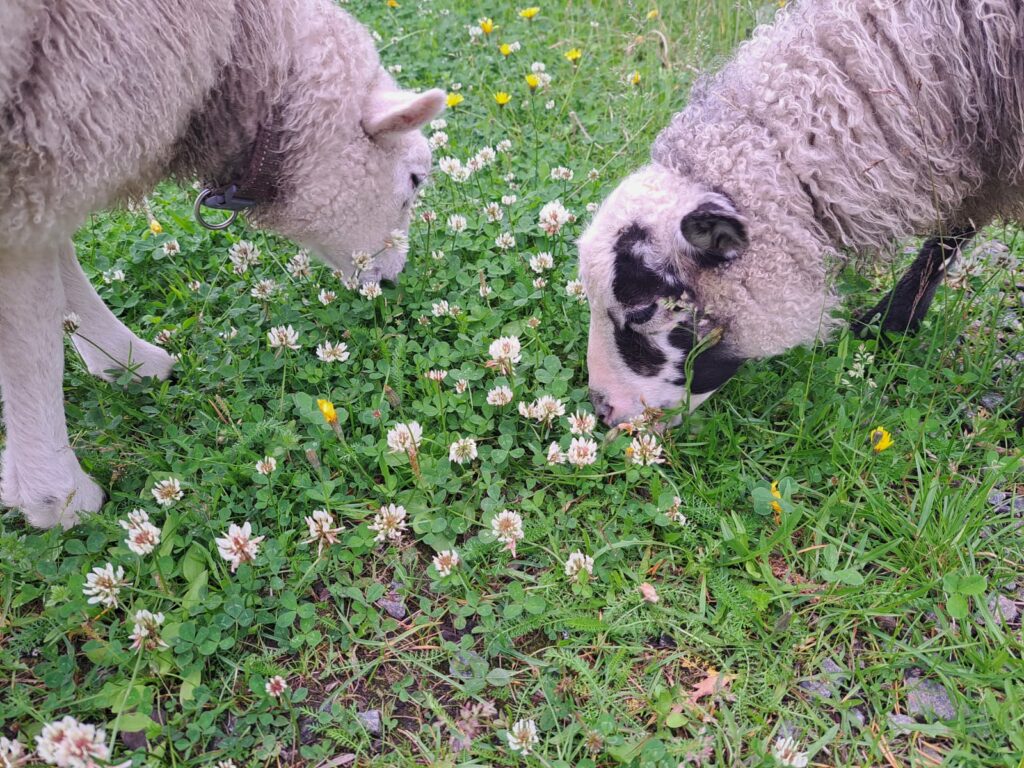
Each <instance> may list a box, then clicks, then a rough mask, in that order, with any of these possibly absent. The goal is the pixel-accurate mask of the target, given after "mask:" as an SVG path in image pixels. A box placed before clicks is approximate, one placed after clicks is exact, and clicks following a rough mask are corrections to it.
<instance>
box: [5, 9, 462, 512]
mask: <svg viewBox="0 0 1024 768" xmlns="http://www.w3.org/2000/svg"><path fill="white" fill-rule="evenodd" d="M0 29H2V30H3V33H2V35H3V45H2V47H0V393H2V395H3V401H4V402H3V406H4V407H3V416H4V425H5V427H6V446H5V450H4V454H3V476H2V484H0V498H2V502H3V503H4V504H5V505H8V506H14V507H19V508H21V510H22V511H23V512H24V514H25V516H26V518H27V520H28V521H29V522H30V523H32V524H33V525H37V526H41V527H51V526H54V525H57V524H58V523H59V524H62V525H64V526H65V527H68V526H71V525H73V524H74V523H75V522H76V521H77V520H78V516H79V514H80V513H83V512H91V511H95V510H98V509H99V508H100V506H101V505H102V503H103V499H104V494H103V492H102V491H101V490H100V488H99V486H98V485H97V484H96V483H95V482H93V480H92V479H91V478H89V477H88V476H87V475H86V474H85V473H84V472H83V471H82V469H81V467H80V466H79V463H78V460H77V458H76V457H75V455H74V453H73V451H72V450H71V447H70V445H69V443H68V431H67V426H66V424H65V419H64V403H63V396H62V390H61V379H62V371H63V347H62V336H61V325H62V318H63V317H64V315H65V313H70V312H73V313H74V314H76V315H77V316H78V318H79V321H80V325H79V329H78V332H77V334H76V335H75V344H76V346H77V348H78V350H79V351H80V352H81V354H82V357H83V358H84V360H85V362H86V364H87V365H88V367H89V370H90V371H91V372H92V373H94V374H95V375H97V376H101V377H102V376H106V375H107V373H106V372H107V371H108V370H110V369H112V368H118V367H120V368H124V369H130V370H132V371H134V372H135V373H137V374H138V375H140V376H156V377H160V378H163V377H166V376H167V375H168V374H169V373H170V370H171V367H172V365H173V362H174V360H173V358H172V357H171V356H169V355H168V354H167V353H166V352H165V351H163V350H162V349H160V348H159V347H156V346H154V345H152V344H149V343H147V342H145V341H143V340H141V339H139V338H138V337H137V336H135V334H133V333H132V332H131V331H130V330H129V329H128V328H126V327H125V326H124V325H123V324H122V323H121V322H120V321H119V320H118V319H117V318H116V317H115V316H114V315H113V314H112V313H111V312H110V311H109V310H108V309H107V307H106V306H104V304H103V302H102V301H101V299H100V298H99V296H98V295H97V294H96V292H95V290H94V289H93V288H92V286H91V285H90V284H89V282H88V281H87V280H86V277H85V275H84V274H83V272H82V270H81V268H80V267H79V265H78V261H77V259H76V257H75V252H74V248H73V246H72V244H71V235H72V234H73V233H74V231H75V229H76V228H77V227H79V226H80V225H81V223H82V222H83V220H84V218H85V217H86V216H87V215H88V214H89V213H91V212H92V211H95V210H97V209H100V208H104V207H107V206H110V205H112V204H114V203H116V202H118V201H121V200H124V199H126V198H132V197H138V196H141V195H142V194H144V193H145V192H146V191H148V190H149V189H150V188H151V187H152V186H153V185H154V184H155V183H156V182H157V181H158V180H160V179H161V178H163V177H165V176H168V175H170V176H174V177H177V178H179V179H194V178H200V179H202V180H204V181H205V182H206V183H207V184H208V185H209V186H212V187H214V188H215V192H216V194H217V195H219V196H220V202H222V203H224V204H227V205H228V206H229V207H230V206H234V207H236V208H248V211H249V216H250V219H251V220H252V221H253V222H254V223H256V224H257V225H259V226H264V227H268V228H272V229H274V230H275V231H277V232H279V233H281V234H283V235H285V236H288V237H291V238H293V239H295V240H297V241H299V242H300V243H302V244H303V245H305V246H306V247H308V248H309V249H310V250H312V251H313V252H314V253H316V254H318V255H319V256H320V257H321V258H323V259H324V260H326V261H327V262H328V263H329V264H331V265H332V266H334V267H337V268H339V269H341V270H343V271H346V272H350V271H351V269H352V265H351V261H350V257H351V255H352V254H353V252H356V251H368V252H370V253H376V254H377V257H376V270H377V272H376V274H374V275H373V277H379V278H393V277H394V276H395V275H397V274H398V272H400V271H401V269H402V267H403V265H404V263H405V258H406V246H405V245H404V243H405V238H401V237H398V238H391V237H390V234H391V233H392V232H393V231H395V230H399V231H402V232H403V233H404V232H405V231H406V230H407V228H408V224H409V218H410V210H411V207H412V202H413V200H414V198H415V195H416V190H417V187H418V186H419V185H420V183H421V182H422V181H423V180H424V179H425V178H426V176H427V174H428V172H429V169H430V150H429V148H428V146H427V143H426V140H425V138H424V137H423V136H422V135H421V133H420V131H419V128H420V127H421V126H422V125H423V124H424V123H426V122H427V121H429V120H430V119H431V118H433V117H434V116H435V115H437V114H438V113H439V112H440V111H441V110H442V109H443V108H444V93H443V92H441V91H438V90H432V91H428V92H425V93H423V94H414V93H410V92H407V91H402V90H399V89H398V87H397V86H396V85H395V83H394V81H393V80H392V78H391V77H390V76H389V75H388V74H387V73H386V72H385V71H384V70H383V69H382V68H381V66H380V61H379V58H378V54H377V51H376V50H375V48H374V45H373V41H372V39H371V37H370V35H369V33H368V32H367V31H366V29H364V28H363V27H362V26H361V25H360V24H359V23H358V22H356V21H355V20H354V19H353V18H352V17H351V16H349V15H348V14H346V13H344V12H342V11H340V10H339V9H337V8H336V7H334V6H333V4H332V3H331V2H329V0H291V1H290V2H279V1H278V0H234V2H231V1H230V0H227V1H226V2H218V3H206V2H192V1H191V0H75V1H74V2H61V3H52V2H45V1H44V0H4V2H3V3H0ZM364 278H365V275H364Z"/></svg>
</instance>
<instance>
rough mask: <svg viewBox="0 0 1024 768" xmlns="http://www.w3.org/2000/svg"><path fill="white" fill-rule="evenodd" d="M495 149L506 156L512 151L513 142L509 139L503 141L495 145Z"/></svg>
mask: <svg viewBox="0 0 1024 768" xmlns="http://www.w3.org/2000/svg"><path fill="white" fill-rule="evenodd" d="M494 149H495V150H496V151H497V152H499V153H500V154H505V153H506V152H510V151H511V150H512V142H511V141H510V140H509V139H502V140H501V141H499V142H498V143H497V144H495V145H494Z"/></svg>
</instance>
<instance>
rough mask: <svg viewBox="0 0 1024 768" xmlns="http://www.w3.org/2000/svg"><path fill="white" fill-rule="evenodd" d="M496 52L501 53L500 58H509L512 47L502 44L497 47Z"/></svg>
mask: <svg viewBox="0 0 1024 768" xmlns="http://www.w3.org/2000/svg"><path fill="white" fill-rule="evenodd" d="M498 51H499V52H500V53H501V55H502V56H511V55H512V46H511V45H509V44H508V43H502V44H501V45H499V46H498Z"/></svg>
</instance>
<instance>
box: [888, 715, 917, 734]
mask: <svg viewBox="0 0 1024 768" xmlns="http://www.w3.org/2000/svg"><path fill="white" fill-rule="evenodd" d="M914 724H915V723H914V718H912V717H910V716H908V715H897V714H894V713H890V714H889V726H890V727H891V728H893V729H894V730H897V731H909V730H910V729H911V728H912V727H913V726H914Z"/></svg>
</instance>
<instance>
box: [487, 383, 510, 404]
mask: <svg viewBox="0 0 1024 768" xmlns="http://www.w3.org/2000/svg"><path fill="white" fill-rule="evenodd" d="M511 402H512V390H511V388H509V387H506V386H504V385H501V386H498V387H495V388H494V389H492V390H490V391H488V393H487V404H488V405H493V406H496V407H501V406H503V405H508V404H509V403H511Z"/></svg>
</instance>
